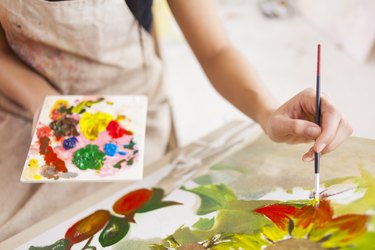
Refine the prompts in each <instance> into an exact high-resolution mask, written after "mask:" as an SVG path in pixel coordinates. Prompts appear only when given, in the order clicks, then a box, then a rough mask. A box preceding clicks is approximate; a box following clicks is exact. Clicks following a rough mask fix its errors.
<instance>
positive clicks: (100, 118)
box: [79, 112, 113, 141]
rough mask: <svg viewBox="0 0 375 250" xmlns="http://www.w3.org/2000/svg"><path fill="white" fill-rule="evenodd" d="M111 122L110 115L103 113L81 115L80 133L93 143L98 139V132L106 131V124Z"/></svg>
mask: <svg viewBox="0 0 375 250" xmlns="http://www.w3.org/2000/svg"><path fill="white" fill-rule="evenodd" d="M112 120H113V117H112V115H110V114H108V113H103V112H96V113H94V114H91V113H87V112H85V113H83V114H82V117H81V119H80V121H79V126H80V130H81V133H83V135H84V136H85V137H86V138H87V139H89V140H91V141H94V140H96V138H98V135H99V133H100V132H102V131H103V130H105V129H106V127H107V125H108V123H109V122H110V121H112Z"/></svg>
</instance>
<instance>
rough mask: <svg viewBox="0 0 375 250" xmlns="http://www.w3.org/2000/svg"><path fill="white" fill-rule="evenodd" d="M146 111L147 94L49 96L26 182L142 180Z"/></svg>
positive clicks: (28, 160)
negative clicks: (145, 95)
mask: <svg viewBox="0 0 375 250" xmlns="http://www.w3.org/2000/svg"><path fill="white" fill-rule="evenodd" d="M146 113H147V98H146V97H144V96H47V97H46V99H45V101H44V104H43V107H42V110H41V113H40V116H39V120H38V122H37V124H36V128H35V131H34V135H33V138H32V141H31V146H30V149H29V152H28V155H27V158H26V161H25V165H24V169H23V172H22V176H21V181H22V182H31V183H34V182H62V181H113V180H136V179H141V178H142V173H143V148H144V146H143V144H144V136H145V127H146Z"/></svg>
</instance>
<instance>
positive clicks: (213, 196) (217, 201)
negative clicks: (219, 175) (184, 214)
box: [181, 184, 237, 215]
mask: <svg viewBox="0 0 375 250" xmlns="http://www.w3.org/2000/svg"><path fill="white" fill-rule="evenodd" d="M181 189H182V190H185V191H188V192H192V193H195V194H197V195H199V197H200V198H201V205H200V207H199V209H198V211H197V214H198V215H204V214H208V213H211V212H214V211H217V210H219V209H221V208H224V207H226V206H227V204H228V202H230V201H233V200H236V199H237V197H236V195H235V194H234V193H233V191H232V190H230V189H229V188H228V187H227V186H226V185H224V184H219V185H214V184H209V185H204V186H199V187H197V188H192V189H187V188H185V187H181Z"/></svg>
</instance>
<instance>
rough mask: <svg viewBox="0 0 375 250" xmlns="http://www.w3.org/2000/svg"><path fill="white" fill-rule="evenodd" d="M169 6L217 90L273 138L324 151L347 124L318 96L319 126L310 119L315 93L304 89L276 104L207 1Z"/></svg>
mask: <svg viewBox="0 0 375 250" xmlns="http://www.w3.org/2000/svg"><path fill="white" fill-rule="evenodd" d="M168 3H169V6H170V8H171V10H172V12H173V14H174V16H175V18H176V20H177V23H178V24H179V26H180V28H181V30H182V32H183V33H184V35H185V37H186V39H187V41H188V43H189V44H190V47H191V48H192V50H193V52H194V54H195V55H196V57H197V58H198V61H199V62H200V64H201V66H202V68H203V70H204V71H205V73H206V75H207V76H208V78H209V80H210V81H211V83H212V84H213V86H214V87H215V88H216V90H217V91H218V92H219V93H220V94H221V95H223V96H224V97H225V98H226V99H227V100H229V101H230V102H231V103H232V104H234V105H235V106H236V107H237V108H238V109H239V110H241V111H242V112H243V113H245V114H246V115H248V116H249V117H250V118H252V119H254V120H255V121H256V122H258V123H259V124H260V125H261V126H262V128H263V130H264V131H265V132H266V133H267V134H268V136H269V137H270V138H271V139H273V140H274V141H278V142H287V143H297V142H306V141H310V140H315V139H316V143H315V145H314V148H312V149H311V150H310V151H309V152H307V153H306V154H305V155H304V157H303V158H304V160H310V159H312V155H313V153H314V150H315V151H317V152H321V151H322V152H323V153H325V152H329V151H331V150H333V149H334V148H336V147H337V146H338V145H339V144H340V143H341V142H342V141H343V140H344V139H345V138H346V137H347V136H348V135H350V134H351V131H352V130H351V127H350V125H348V123H347V122H346V121H345V120H344V119H343V118H342V116H341V114H340V112H338V110H337V109H335V108H334V106H333V105H332V104H331V102H330V101H329V100H328V99H327V98H326V97H323V98H322V121H323V123H322V128H320V127H319V126H317V125H316V124H315V123H314V122H313V118H314V114H315V95H314V93H313V92H312V91H311V90H305V91H303V92H301V93H300V94H298V95H297V96H296V97H294V98H292V99H291V100H290V101H288V102H287V103H285V104H284V105H282V106H281V107H280V108H277V107H278V105H277V104H276V101H275V99H274V98H273V97H272V95H271V94H270V92H269V91H268V90H267V89H266V88H265V86H264V85H263V84H262V83H261V81H260V79H259V77H258V76H257V74H256V72H255V71H254V70H253V68H252V67H251V65H250V64H249V62H248V61H247V60H246V59H245V58H244V57H243V56H242V55H241V54H240V53H239V52H238V50H237V49H235V48H234V47H233V45H232V44H231V42H230V41H229V39H228V37H227V35H226V33H225V31H224V29H223V26H222V25H221V22H220V19H219V17H218V15H217V13H216V10H215V6H214V4H213V1H212V0H204V1H202V0H189V1H186V0H169V1H168Z"/></svg>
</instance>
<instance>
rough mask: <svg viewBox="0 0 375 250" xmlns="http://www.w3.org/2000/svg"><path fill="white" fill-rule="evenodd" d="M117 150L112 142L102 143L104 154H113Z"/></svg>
mask: <svg viewBox="0 0 375 250" xmlns="http://www.w3.org/2000/svg"><path fill="white" fill-rule="evenodd" d="M117 150H118V147H117V145H116V144H114V143H107V144H105V145H104V151H105V154H106V155H108V156H115V154H116V153H117Z"/></svg>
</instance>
